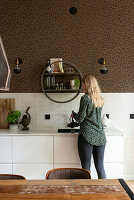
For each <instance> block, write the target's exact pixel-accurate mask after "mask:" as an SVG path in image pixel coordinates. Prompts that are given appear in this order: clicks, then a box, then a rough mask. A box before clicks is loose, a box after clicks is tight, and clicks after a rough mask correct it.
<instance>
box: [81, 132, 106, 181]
mask: <svg viewBox="0 0 134 200" xmlns="http://www.w3.org/2000/svg"><path fill="white" fill-rule="evenodd" d="M104 151H105V145H103V146H95V145H91V144H89V143H88V142H87V141H86V139H85V138H84V136H83V135H82V134H79V136H78V152H79V157H80V161H81V165H82V168H84V169H87V170H89V171H90V166H91V157H92V154H93V160H94V165H95V168H96V171H97V174H98V178H99V179H106V173H105V170H104V164H103V161H104ZM91 175H92V174H91Z"/></svg>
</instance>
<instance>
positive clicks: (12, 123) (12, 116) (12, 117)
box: [7, 110, 21, 130]
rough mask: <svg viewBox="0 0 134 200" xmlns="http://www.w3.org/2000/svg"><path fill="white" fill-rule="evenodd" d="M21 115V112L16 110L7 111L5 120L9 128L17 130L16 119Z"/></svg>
mask: <svg viewBox="0 0 134 200" xmlns="http://www.w3.org/2000/svg"><path fill="white" fill-rule="evenodd" d="M20 116H21V112H20V111H18V110H13V111H10V112H9V113H8V116H7V122H9V129H10V130H18V119H19V118H20Z"/></svg>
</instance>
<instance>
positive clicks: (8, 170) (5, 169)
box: [0, 164, 12, 174]
mask: <svg viewBox="0 0 134 200" xmlns="http://www.w3.org/2000/svg"><path fill="white" fill-rule="evenodd" d="M0 174H12V164H0Z"/></svg>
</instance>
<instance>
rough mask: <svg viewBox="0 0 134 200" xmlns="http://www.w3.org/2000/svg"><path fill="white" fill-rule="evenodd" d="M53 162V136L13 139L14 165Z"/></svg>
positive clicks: (18, 137)
mask: <svg viewBox="0 0 134 200" xmlns="http://www.w3.org/2000/svg"><path fill="white" fill-rule="evenodd" d="M38 162H47V163H52V162H53V136H17V137H15V136H14V137H13V163H38Z"/></svg>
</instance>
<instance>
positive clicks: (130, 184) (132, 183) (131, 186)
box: [125, 180, 134, 193]
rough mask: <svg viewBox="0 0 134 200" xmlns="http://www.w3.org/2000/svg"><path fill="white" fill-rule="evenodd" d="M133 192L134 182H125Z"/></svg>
mask: <svg viewBox="0 0 134 200" xmlns="http://www.w3.org/2000/svg"><path fill="white" fill-rule="evenodd" d="M125 181H126V183H127V184H128V186H129V187H130V189H131V190H132V192H133V193H134V180H125Z"/></svg>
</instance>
